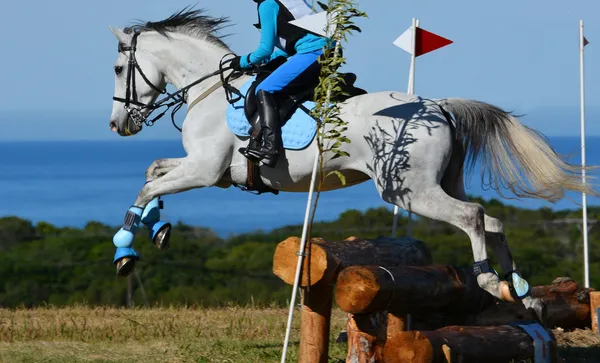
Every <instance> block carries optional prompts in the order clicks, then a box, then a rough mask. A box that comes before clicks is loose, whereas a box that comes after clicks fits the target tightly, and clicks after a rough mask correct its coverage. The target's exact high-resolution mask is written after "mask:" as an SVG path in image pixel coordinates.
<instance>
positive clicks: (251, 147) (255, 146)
mask: <svg viewBox="0 0 600 363" xmlns="http://www.w3.org/2000/svg"><path fill="white" fill-rule="evenodd" d="M257 122H259V123H260V124H261V125H262V120H261V118H260V115H259V114H258V113H257V114H256V115H255V117H254V118H253V119H252V120H251V124H252V125H255V124H256V123H257ZM261 128H262V126H261ZM261 134H262V130H260V131H259V132H254V131H253V132H252V135H251V137H250V141H249V142H248V146H246V147H241V148H239V149H238V151H239V152H240V154H242V155H244V157H246V158H247V159H249V160H250V161H252V162H253V163H255V164H256V163H258V162H259V161H260V158H261V154H260V147H261V143H262V140H261V139H262V137H261Z"/></svg>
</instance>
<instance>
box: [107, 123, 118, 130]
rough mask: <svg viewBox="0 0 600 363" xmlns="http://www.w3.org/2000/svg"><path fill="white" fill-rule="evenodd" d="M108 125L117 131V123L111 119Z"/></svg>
mask: <svg viewBox="0 0 600 363" xmlns="http://www.w3.org/2000/svg"><path fill="white" fill-rule="evenodd" d="M108 126H109V127H110V129H111V130H112V131H114V132H117V130H118V129H117V123H116V122H114V121H111V122H110V123H109V125H108Z"/></svg>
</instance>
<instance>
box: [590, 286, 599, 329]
mask: <svg viewBox="0 0 600 363" xmlns="http://www.w3.org/2000/svg"><path fill="white" fill-rule="evenodd" d="M598 309H600V291H593V292H590V311H591V314H590V315H591V320H592V322H591V323H592V330H593V331H594V333H596V334H598V317H599V316H600V314H598Z"/></svg>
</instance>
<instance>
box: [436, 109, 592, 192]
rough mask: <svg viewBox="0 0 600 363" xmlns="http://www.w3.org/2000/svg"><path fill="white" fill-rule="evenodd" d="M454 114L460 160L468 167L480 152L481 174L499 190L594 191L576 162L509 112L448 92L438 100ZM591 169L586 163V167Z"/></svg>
mask: <svg viewBox="0 0 600 363" xmlns="http://www.w3.org/2000/svg"><path fill="white" fill-rule="evenodd" d="M438 103H439V104H440V106H442V108H444V109H445V110H447V111H450V112H451V113H452V114H453V115H454V118H455V120H456V138H457V141H458V142H460V144H461V145H462V146H463V150H464V153H465V155H464V158H465V164H464V166H465V167H466V168H467V169H472V168H473V166H474V164H475V162H476V161H477V159H478V158H479V157H482V158H483V163H482V170H481V173H482V178H484V177H485V176H486V175H487V177H488V178H489V184H490V186H491V187H492V188H493V189H495V190H496V191H497V192H498V193H499V194H500V195H502V192H501V188H500V187H502V186H503V187H505V188H507V189H509V190H510V191H511V192H512V193H514V194H515V195H516V196H517V197H533V198H542V199H545V200H548V201H550V202H556V201H557V200H559V199H561V198H562V197H563V196H564V194H565V191H567V190H571V191H577V192H585V193H588V194H591V195H596V196H597V195H599V194H598V192H596V191H595V190H594V189H593V187H592V185H591V184H590V183H589V180H590V179H591V178H589V177H586V183H583V181H582V178H581V171H582V168H581V166H580V165H572V164H569V163H567V162H565V161H563V160H562V159H561V158H560V156H559V155H558V154H556V153H555V152H554V150H553V148H552V146H551V145H550V143H549V142H548V140H547V139H546V138H545V137H544V136H543V135H542V134H541V133H540V132H538V131H535V130H533V129H531V128H529V127H527V126H525V125H523V124H521V122H520V121H519V120H518V119H517V118H516V117H515V116H513V115H512V114H511V113H508V112H505V111H504V110H502V109H500V108H498V107H496V106H493V105H490V104H487V103H485V102H480V101H474V100H465V99H459V98H450V99H443V100H438ZM587 169H590V168H587Z"/></svg>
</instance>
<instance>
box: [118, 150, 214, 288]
mask: <svg viewBox="0 0 600 363" xmlns="http://www.w3.org/2000/svg"><path fill="white" fill-rule="evenodd" d="M205 164H207V163H205ZM196 165H197V163H196V162H195V161H193V160H191V159H189V158H186V159H183V160H180V162H179V164H178V165H177V166H175V167H174V168H173V169H172V170H171V171H169V172H168V173H166V174H165V175H163V176H162V177H160V178H158V179H154V180H152V181H149V182H147V183H146V184H145V185H144V187H143V188H142V190H141V191H140V193H139V194H138V196H137V198H136V201H135V203H134V204H133V205H132V206H131V207H129V210H128V211H127V214H126V216H125V221H124V223H123V227H122V228H121V229H120V230H119V231H118V232H117V233H116V234H115V236H114V237H113V243H114V245H115V246H116V247H117V251H116V253H115V256H114V263H115V264H116V265H117V275H118V276H127V275H129V274H130V273H131V272H132V271H133V268H134V267H135V263H136V261H137V260H138V259H139V255H138V253H137V252H136V251H135V250H134V249H133V247H132V246H133V240H134V236H135V233H136V231H137V229H138V228H139V226H140V223H141V222H142V216H143V212H144V210H145V208H146V207H147V206H149V205H150V203H152V201H154V200H156V198H158V197H160V196H161V195H166V194H176V193H180V192H183V191H186V190H190V189H194V188H202V187H205V186H211V185H214V184H215V183H217V182H218V179H219V178H220V175H221V174H222V173H217V172H214V173H211V172H210V171H209V169H210V168H204V169H200V168H197V167H196ZM217 176H218V177H217Z"/></svg>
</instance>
